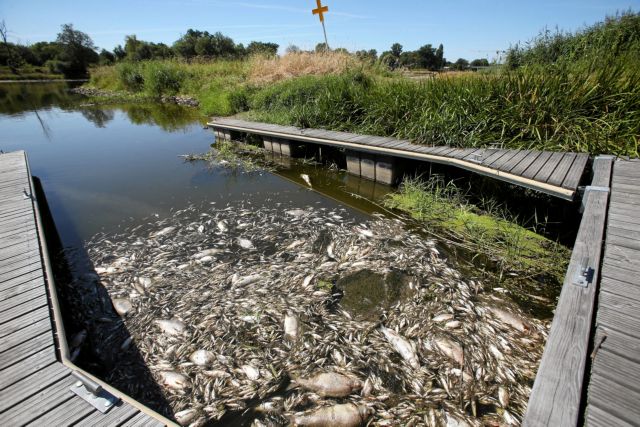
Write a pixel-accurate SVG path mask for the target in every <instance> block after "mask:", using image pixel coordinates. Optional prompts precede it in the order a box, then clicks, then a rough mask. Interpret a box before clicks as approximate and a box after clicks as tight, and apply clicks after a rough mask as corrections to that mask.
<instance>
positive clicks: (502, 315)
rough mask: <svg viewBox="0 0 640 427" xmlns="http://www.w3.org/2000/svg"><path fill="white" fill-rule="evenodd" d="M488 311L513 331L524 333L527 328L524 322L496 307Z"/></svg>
mask: <svg viewBox="0 0 640 427" xmlns="http://www.w3.org/2000/svg"><path fill="white" fill-rule="evenodd" d="M489 311H490V312H491V313H492V314H493V315H494V316H495V317H496V318H497V319H498V320H500V321H502V322H504V323H506V324H507V325H509V326H511V327H512V328H514V329H517V330H518V331H520V332H524V331H525V330H526V329H527V327H526V325H525V324H524V322H523V321H522V320H521V319H519V318H518V317H517V316H516V315H515V314H512V313H509V312H508V311H506V310H503V309H501V308H498V307H489Z"/></svg>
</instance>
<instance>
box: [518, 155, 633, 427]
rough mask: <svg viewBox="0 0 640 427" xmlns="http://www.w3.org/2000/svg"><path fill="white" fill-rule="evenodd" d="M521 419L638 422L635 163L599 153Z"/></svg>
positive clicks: (534, 421) (568, 422)
mask: <svg viewBox="0 0 640 427" xmlns="http://www.w3.org/2000/svg"><path fill="white" fill-rule="evenodd" d="M583 205H584V213H583V218H582V221H581V224H580V230H579V232H578V237H577V239H576V243H575V246H574V250H573V253H572V256H571V261H570V264H569V269H568V270H567V276H566V278H565V282H564V285H563V288H562V292H561V294H560V298H559V301H558V305H557V308H556V312H555V316H554V318H553V324H552V326H551V331H550V334H549V338H548V339H547V344H546V347H545V351H544V355H543V357H542V361H541V363H540V368H539V369H538V374H537V376H536V381H535V384H534V387H533V390H532V392H531V397H530V400H529V406H528V409H527V414H526V416H525V419H524V423H523V425H526V426H549V425H554V426H555V425H558V426H577V425H582V424H586V425H591V426H631V425H639V424H640V406H639V405H638V403H639V402H640V264H639V263H638V261H640V216H639V215H638V213H639V212H640V210H639V209H640V162H639V161H628V160H621V159H618V160H615V159H614V158H613V157H611V156H602V157H600V158H597V159H596V160H595V162H594V177H593V181H592V184H591V186H590V187H587V189H586V193H585V196H584V202H583Z"/></svg>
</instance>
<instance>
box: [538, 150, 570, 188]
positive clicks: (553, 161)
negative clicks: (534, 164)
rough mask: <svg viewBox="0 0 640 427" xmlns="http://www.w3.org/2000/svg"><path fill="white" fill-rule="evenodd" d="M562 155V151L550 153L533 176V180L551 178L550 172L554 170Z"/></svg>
mask: <svg viewBox="0 0 640 427" xmlns="http://www.w3.org/2000/svg"><path fill="white" fill-rule="evenodd" d="M563 157H564V153H552V154H551V157H549V159H548V160H547V161H546V163H545V164H544V166H542V168H541V169H540V170H539V171H538V173H536V175H535V176H534V177H533V179H534V180H536V181H540V182H547V181H548V180H549V178H551V174H552V173H553V171H555V170H556V168H557V167H558V165H559V164H560V161H561V160H562V158H563Z"/></svg>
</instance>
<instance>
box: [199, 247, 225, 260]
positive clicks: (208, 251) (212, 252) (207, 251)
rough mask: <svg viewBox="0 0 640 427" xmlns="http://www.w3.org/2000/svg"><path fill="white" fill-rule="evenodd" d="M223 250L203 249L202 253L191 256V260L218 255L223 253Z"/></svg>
mask: <svg viewBox="0 0 640 427" xmlns="http://www.w3.org/2000/svg"><path fill="white" fill-rule="evenodd" d="M223 252H224V250H222V249H220V248H211V249H205V250H204V251H200V252H198V253H197V254H195V255H193V257H192V258H194V259H201V258H204V257H210V256H213V255H218V254H221V253H223Z"/></svg>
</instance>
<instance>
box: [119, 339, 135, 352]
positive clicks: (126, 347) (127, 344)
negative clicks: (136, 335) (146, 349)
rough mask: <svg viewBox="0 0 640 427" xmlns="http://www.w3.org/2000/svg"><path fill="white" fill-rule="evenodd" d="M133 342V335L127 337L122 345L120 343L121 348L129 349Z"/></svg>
mask: <svg viewBox="0 0 640 427" xmlns="http://www.w3.org/2000/svg"><path fill="white" fill-rule="evenodd" d="M132 342H133V337H129V338H127V339H126V340H124V342H123V343H122V345H120V350H122V351H126V350H128V349H129V346H130V345H131V343H132Z"/></svg>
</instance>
